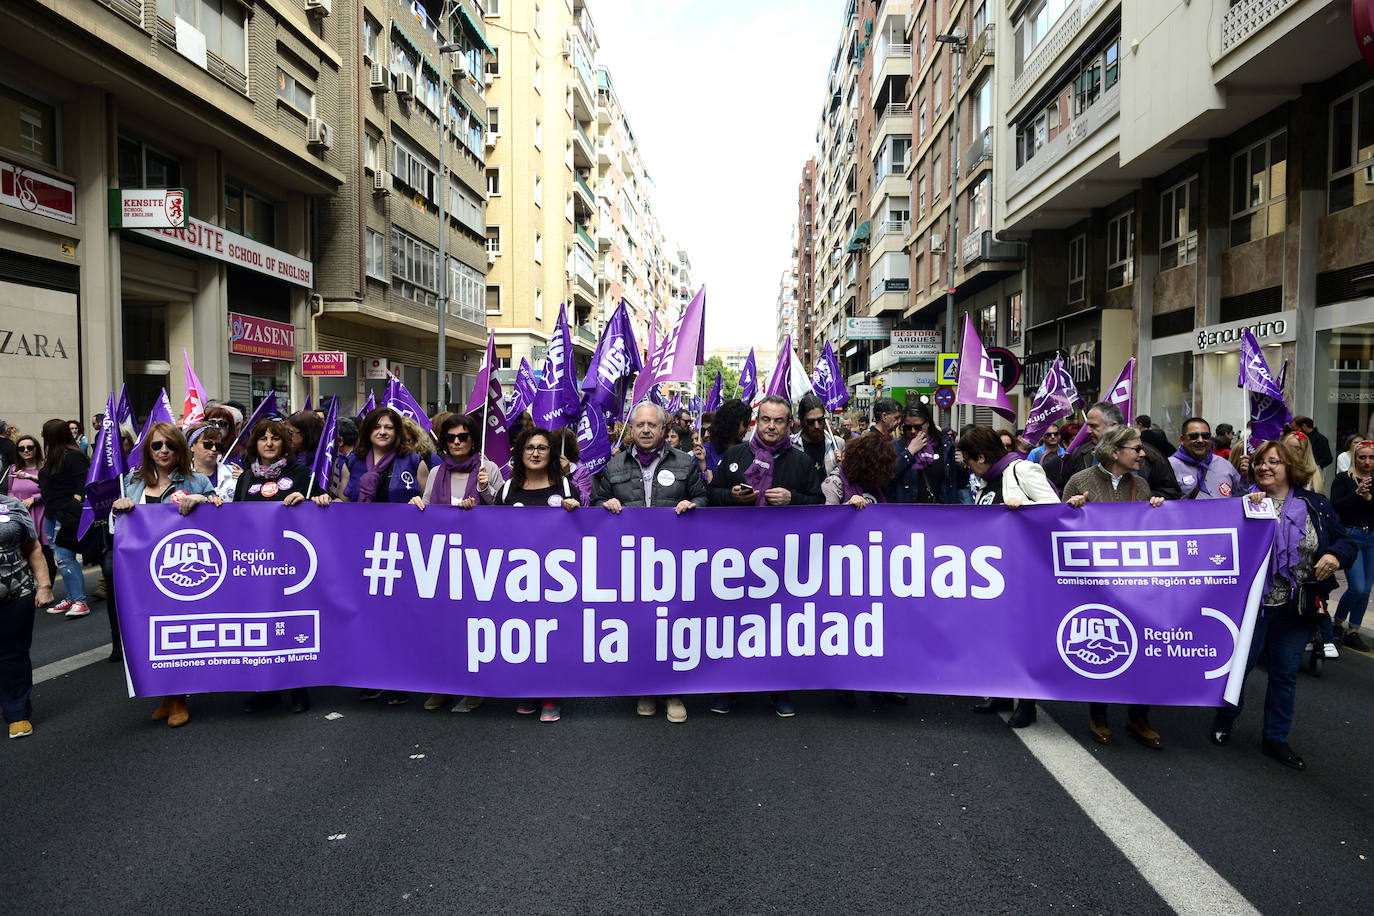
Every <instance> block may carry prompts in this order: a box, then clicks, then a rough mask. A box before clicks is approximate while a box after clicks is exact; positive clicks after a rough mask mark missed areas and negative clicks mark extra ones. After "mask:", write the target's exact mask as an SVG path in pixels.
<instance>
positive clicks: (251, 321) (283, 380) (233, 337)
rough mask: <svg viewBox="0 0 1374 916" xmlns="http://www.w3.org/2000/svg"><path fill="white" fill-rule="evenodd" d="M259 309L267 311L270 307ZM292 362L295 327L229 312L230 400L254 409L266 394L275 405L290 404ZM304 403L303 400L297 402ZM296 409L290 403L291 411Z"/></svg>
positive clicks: (294, 356) (264, 305)
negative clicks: (276, 403)
mask: <svg viewBox="0 0 1374 916" xmlns="http://www.w3.org/2000/svg"><path fill="white" fill-rule="evenodd" d="M231 289H232V284H231ZM230 301H231V302H232V301H233V299H232V297H231V300H230ZM258 307H259V308H269V307H270V304H268V303H264V304H263V305H260V306H258ZM283 311H285V310H283ZM295 361H296V328H295V326H294V325H291V324H287V323H285V322H282V321H274V320H271V319H268V318H261V317H258V316H256V315H246V314H243V313H240V312H232V311H231V312H230V313H229V395H230V398H231V399H232V400H235V401H238V402H239V403H241V404H243V405H245V406H247V407H249V408H250V409H253V408H256V407H257V406H258V404H260V403H261V402H262V400H263V398H265V397H267V396H268V395H269V394H276V395H278V396H279V397H278V403H288V404H290V403H291V402H290V397H291V370H292V368H293V367H294V363H295ZM304 400H305V399H304V397H302V398H301V401H300V403H304ZM298 406H299V405H298V404H291V407H292V408H293V409H295V408H296V407H298Z"/></svg>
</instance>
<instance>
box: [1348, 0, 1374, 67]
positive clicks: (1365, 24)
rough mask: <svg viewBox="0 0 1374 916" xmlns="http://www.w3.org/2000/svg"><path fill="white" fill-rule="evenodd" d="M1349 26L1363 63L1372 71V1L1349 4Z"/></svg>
mask: <svg viewBox="0 0 1374 916" xmlns="http://www.w3.org/2000/svg"><path fill="white" fill-rule="evenodd" d="M1350 24H1351V25H1352V26H1354V28H1355V44H1357V45H1358V46H1359V48H1360V54H1362V55H1364V62H1365V63H1366V64H1367V65H1368V66H1369V67H1370V68H1371V69H1374V2H1372V0H1352V2H1351V4H1350Z"/></svg>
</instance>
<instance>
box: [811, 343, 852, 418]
mask: <svg viewBox="0 0 1374 916" xmlns="http://www.w3.org/2000/svg"><path fill="white" fill-rule="evenodd" d="M811 384H812V385H813V386H814V388H815V392H816V394H817V396H819V397H820V399H821V401H822V402H824V404H825V409H826V410H831V411H837V410H843V409H844V405H846V404H848V403H849V386H848V385H846V384H845V382H844V378H843V377H842V376H841V374H840V363H839V361H838V360H837V359H835V348H834V347H832V346H830V341H828V340H827V341H826V342H825V348H824V349H823V350H821V358H820V359H818V360H816V369H815V371H814V372H813V373H812V374H811Z"/></svg>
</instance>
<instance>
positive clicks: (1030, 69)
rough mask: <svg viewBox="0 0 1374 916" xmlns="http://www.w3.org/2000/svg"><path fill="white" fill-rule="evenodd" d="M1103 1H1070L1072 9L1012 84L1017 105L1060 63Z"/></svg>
mask: <svg viewBox="0 0 1374 916" xmlns="http://www.w3.org/2000/svg"><path fill="white" fill-rule="evenodd" d="M1102 2H1103V0H1077V2H1073V0H1070V2H1069V4H1068V7H1067V8H1066V9H1065V10H1064V12H1063V13H1061V14H1060V16H1059V20H1058V21H1057V22H1056V23H1055V24H1054V25H1053V26H1052V27H1051V29H1050V33H1049V34H1048V35H1046V36H1045V37H1044V39H1043V40H1041V42H1040V43H1039V44H1038V45H1036V47H1035V50H1034V51H1033V52H1032V53H1031V56H1030V59H1029V60H1027V61H1026V65H1025V67H1023V68H1022V70H1021V73H1020V75H1019V76H1017V77H1016V79H1015V80H1013V81H1012V84H1011V100H1012V102H1013V103H1015V102H1016V100H1018V99H1019V98H1021V96H1022V94H1023V93H1025V91H1026V90H1027V89H1029V88H1030V86H1031V84H1032V83H1034V82H1035V81H1036V80H1038V79H1039V78H1040V77H1041V76H1043V75H1044V73H1045V71H1046V70H1049V69H1050V68H1051V65H1052V64H1053V63H1054V62H1055V61H1056V60H1058V59H1059V56H1060V55H1061V54H1063V53H1064V51H1065V50H1066V49H1067V48H1068V47H1069V46H1070V45H1071V43H1072V41H1073V38H1074V36H1075V35H1077V34H1078V30H1079V29H1080V28H1082V26H1083V25H1084V23H1086V22H1087V21H1088V19H1089V18H1090V17H1091V16H1092V14H1093V13H1094V12H1095V11H1096V10H1097V8H1098V7H1099V6H1101V5H1102Z"/></svg>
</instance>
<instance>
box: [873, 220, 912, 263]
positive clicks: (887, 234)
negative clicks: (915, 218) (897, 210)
mask: <svg viewBox="0 0 1374 916" xmlns="http://www.w3.org/2000/svg"><path fill="white" fill-rule="evenodd" d="M910 234H911V220H906V219H882V220H875V221H874V223H873V243H872V247H871V248H870V249H869V255H870V257H872V256H874V255H876V254H878V252H880V251H887V250H897V249H900V248H902V247H904V246H905V245H906V237H907V236H908V235H910ZM893 242H895V243H896V244H895V246H894V245H891V244H889V243H893Z"/></svg>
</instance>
